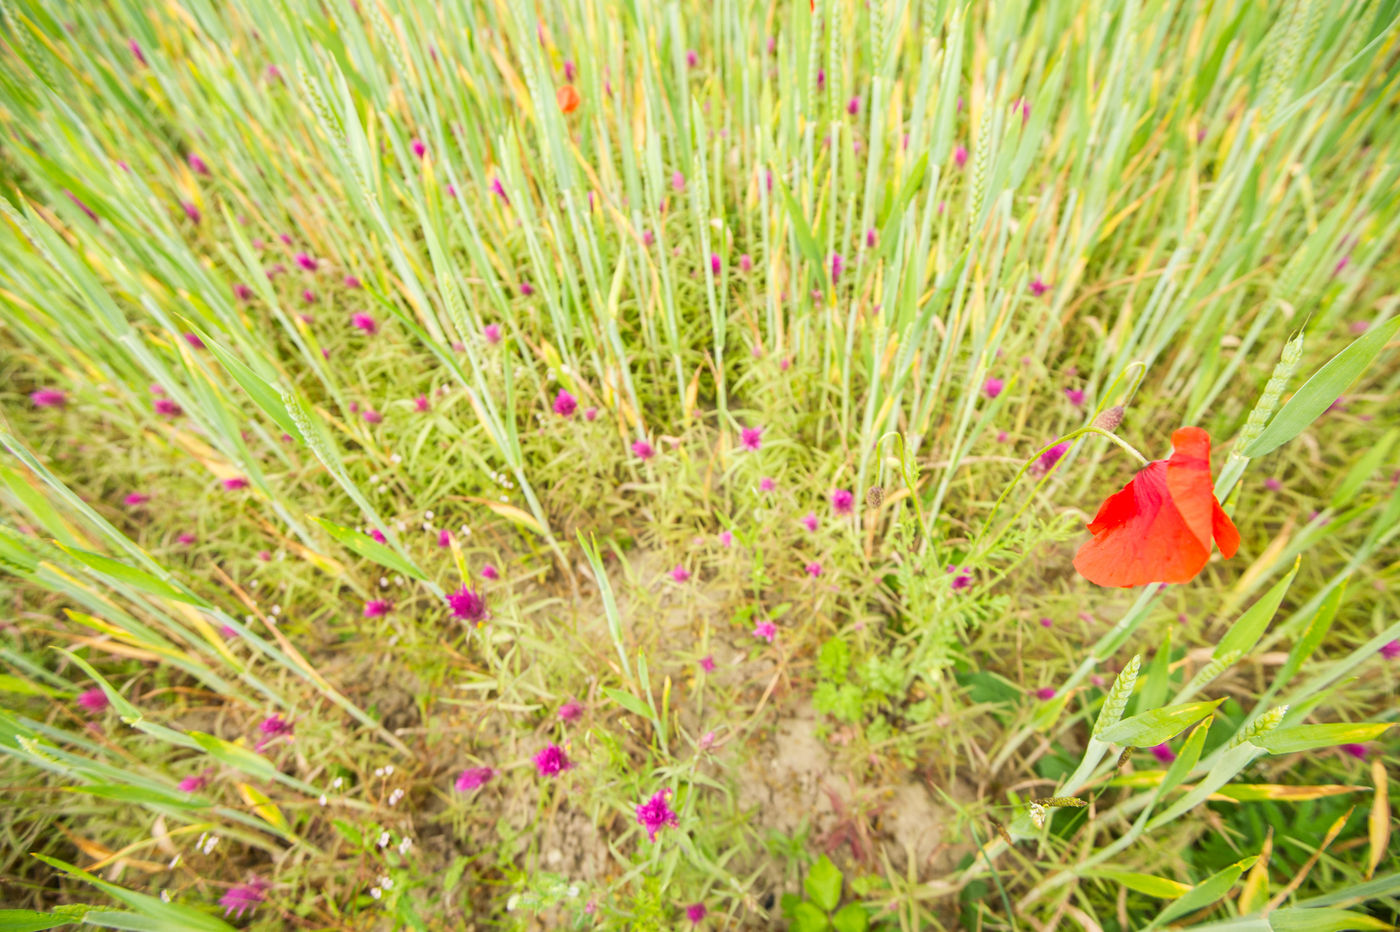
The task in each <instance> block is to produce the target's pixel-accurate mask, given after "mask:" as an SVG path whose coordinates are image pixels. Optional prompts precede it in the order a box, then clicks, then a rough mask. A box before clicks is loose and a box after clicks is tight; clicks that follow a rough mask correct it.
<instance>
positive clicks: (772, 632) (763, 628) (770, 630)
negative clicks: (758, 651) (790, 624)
mask: <svg viewBox="0 0 1400 932" xmlns="http://www.w3.org/2000/svg"><path fill="white" fill-rule="evenodd" d="M753 636H754V637H756V638H761V639H762V640H765V641H767V642H768V643H769V644H772V643H773V638H775V637H777V636H778V626H777V625H775V624H773V622H771V621H760V622H759V623H758V624H756V625H754V626H753Z"/></svg>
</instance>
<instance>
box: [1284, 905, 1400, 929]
mask: <svg viewBox="0 0 1400 932" xmlns="http://www.w3.org/2000/svg"><path fill="white" fill-rule="evenodd" d="M1269 924H1270V925H1272V926H1273V928H1274V932H1363V930H1368V929H1388V930H1394V928H1395V926H1394V925H1392V924H1391V923H1389V922H1383V921H1381V920H1380V919H1377V918H1376V917H1375V916H1368V915H1366V914H1365V913H1356V912H1352V911H1351V910H1348V909H1326V908H1324V909H1301V908H1297V907H1295V908H1293V909H1276V910H1274V911H1273V912H1271V913H1269Z"/></svg>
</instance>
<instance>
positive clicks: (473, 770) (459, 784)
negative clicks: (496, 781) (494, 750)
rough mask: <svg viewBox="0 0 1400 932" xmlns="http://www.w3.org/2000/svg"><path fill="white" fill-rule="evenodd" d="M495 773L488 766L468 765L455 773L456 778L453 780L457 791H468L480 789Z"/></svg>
mask: <svg viewBox="0 0 1400 932" xmlns="http://www.w3.org/2000/svg"><path fill="white" fill-rule="evenodd" d="M495 775H496V771H494V770H492V769H491V768H490V767H468V768H467V769H466V770H463V771H462V772H461V773H459V774H457V779H456V780H455V781H454V782H453V784H452V785H453V786H454V787H456V789H457V791H458V792H459V793H470V792H471V791H472V790H477V789H480V788H481V787H483V786H485V785H486V782H487V781H488V780H490V779H491V778H492V777H494V776H495Z"/></svg>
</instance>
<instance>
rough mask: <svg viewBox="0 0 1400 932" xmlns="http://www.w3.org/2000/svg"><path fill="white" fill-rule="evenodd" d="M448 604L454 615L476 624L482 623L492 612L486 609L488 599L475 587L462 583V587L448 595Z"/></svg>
mask: <svg viewBox="0 0 1400 932" xmlns="http://www.w3.org/2000/svg"><path fill="white" fill-rule="evenodd" d="M447 605H448V607H449V608H451V609H452V617H454V618H460V619H462V620H463V621H466V622H469V623H471V624H475V625H478V626H479V625H481V623H482V622H484V621H485V620H486V618H487V616H488V615H489V614H490V613H489V612H488V611H487V610H486V599H484V598H482V596H481V594H480V593H478V592H477V591H476V590H475V589H473V588H471V587H470V586H468V585H467V584H466V583H463V584H462V588H460V589H458V590H457V591H456V592H450V593H448V595H447Z"/></svg>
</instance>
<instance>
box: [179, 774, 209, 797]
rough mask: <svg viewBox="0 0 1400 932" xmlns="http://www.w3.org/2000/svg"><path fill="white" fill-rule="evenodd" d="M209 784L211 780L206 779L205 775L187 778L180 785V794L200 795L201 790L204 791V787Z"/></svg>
mask: <svg viewBox="0 0 1400 932" xmlns="http://www.w3.org/2000/svg"><path fill="white" fill-rule="evenodd" d="M208 784H209V778H208V777H206V776H205V775H204V774H198V775H196V776H192V777H185V778H184V779H183V780H181V781H180V783H179V784H178V785H179V787H180V792H182V793H198V792H199V791H200V790H202V789H204V787H206V786H207V785H208Z"/></svg>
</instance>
